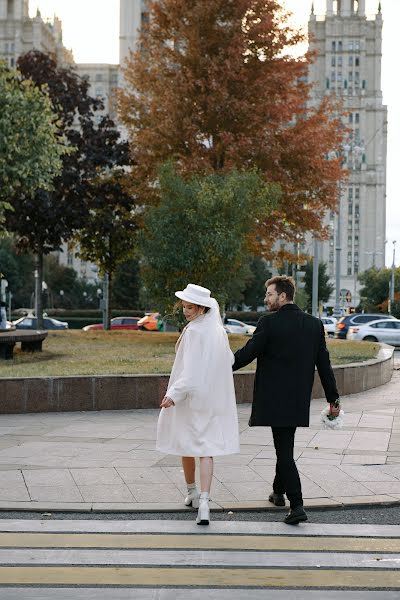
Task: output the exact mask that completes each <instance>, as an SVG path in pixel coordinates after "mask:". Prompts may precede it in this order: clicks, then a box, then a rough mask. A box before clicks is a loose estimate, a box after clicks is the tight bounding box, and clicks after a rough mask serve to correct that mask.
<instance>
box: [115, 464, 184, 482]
mask: <svg viewBox="0 0 400 600" xmlns="http://www.w3.org/2000/svg"><path fill="white" fill-rule="evenodd" d="M116 470H117V471H118V474H119V475H120V477H121V478H122V479H123V480H124V482H125V483H156V484H158V483H169V482H170V479H169V478H168V476H167V475H166V474H165V473H164V471H163V469H162V468H161V467H152V468H151V469H148V468H145V467H130V468H124V467H118V468H117V469H116ZM181 477H183V470H182V475H181Z"/></svg>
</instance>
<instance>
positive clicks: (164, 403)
mask: <svg viewBox="0 0 400 600" xmlns="http://www.w3.org/2000/svg"><path fill="white" fill-rule="evenodd" d="M170 406H175V402H174V401H173V400H172V398H168V396H164V398H163V400H162V402H161V404H160V407H161V408H169V407H170Z"/></svg>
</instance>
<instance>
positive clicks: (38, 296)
mask: <svg viewBox="0 0 400 600" xmlns="http://www.w3.org/2000/svg"><path fill="white" fill-rule="evenodd" d="M42 283H43V252H42V250H41V248H40V249H39V251H38V253H37V254H36V255H35V316H36V318H37V328H38V329H43V296H42Z"/></svg>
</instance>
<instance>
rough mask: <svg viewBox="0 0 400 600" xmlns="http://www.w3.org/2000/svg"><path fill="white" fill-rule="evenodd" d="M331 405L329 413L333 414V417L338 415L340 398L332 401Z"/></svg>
mask: <svg viewBox="0 0 400 600" xmlns="http://www.w3.org/2000/svg"><path fill="white" fill-rule="evenodd" d="M329 406H330V410H329V414H331V415H332V416H333V417H338V416H339V414H340V402H339V400H337V401H336V402H330V403H329Z"/></svg>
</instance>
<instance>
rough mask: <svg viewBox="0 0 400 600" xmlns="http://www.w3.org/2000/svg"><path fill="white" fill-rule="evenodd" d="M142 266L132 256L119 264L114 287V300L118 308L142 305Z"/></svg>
mask: <svg viewBox="0 0 400 600" xmlns="http://www.w3.org/2000/svg"><path fill="white" fill-rule="evenodd" d="M140 288H141V278H140V266H139V261H138V260H137V259H136V258H130V259H129V260H126V261H124V262H123V263H121V264H120V265H118V266H117V268H116V270H115V275H114V284H113V287H112V302H113V304H114V306H115V307H117V308H122V309H126V308H131V309H132V308H133V309H138V308H139V307H140V300H139V299H140Z"/></svg>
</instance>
